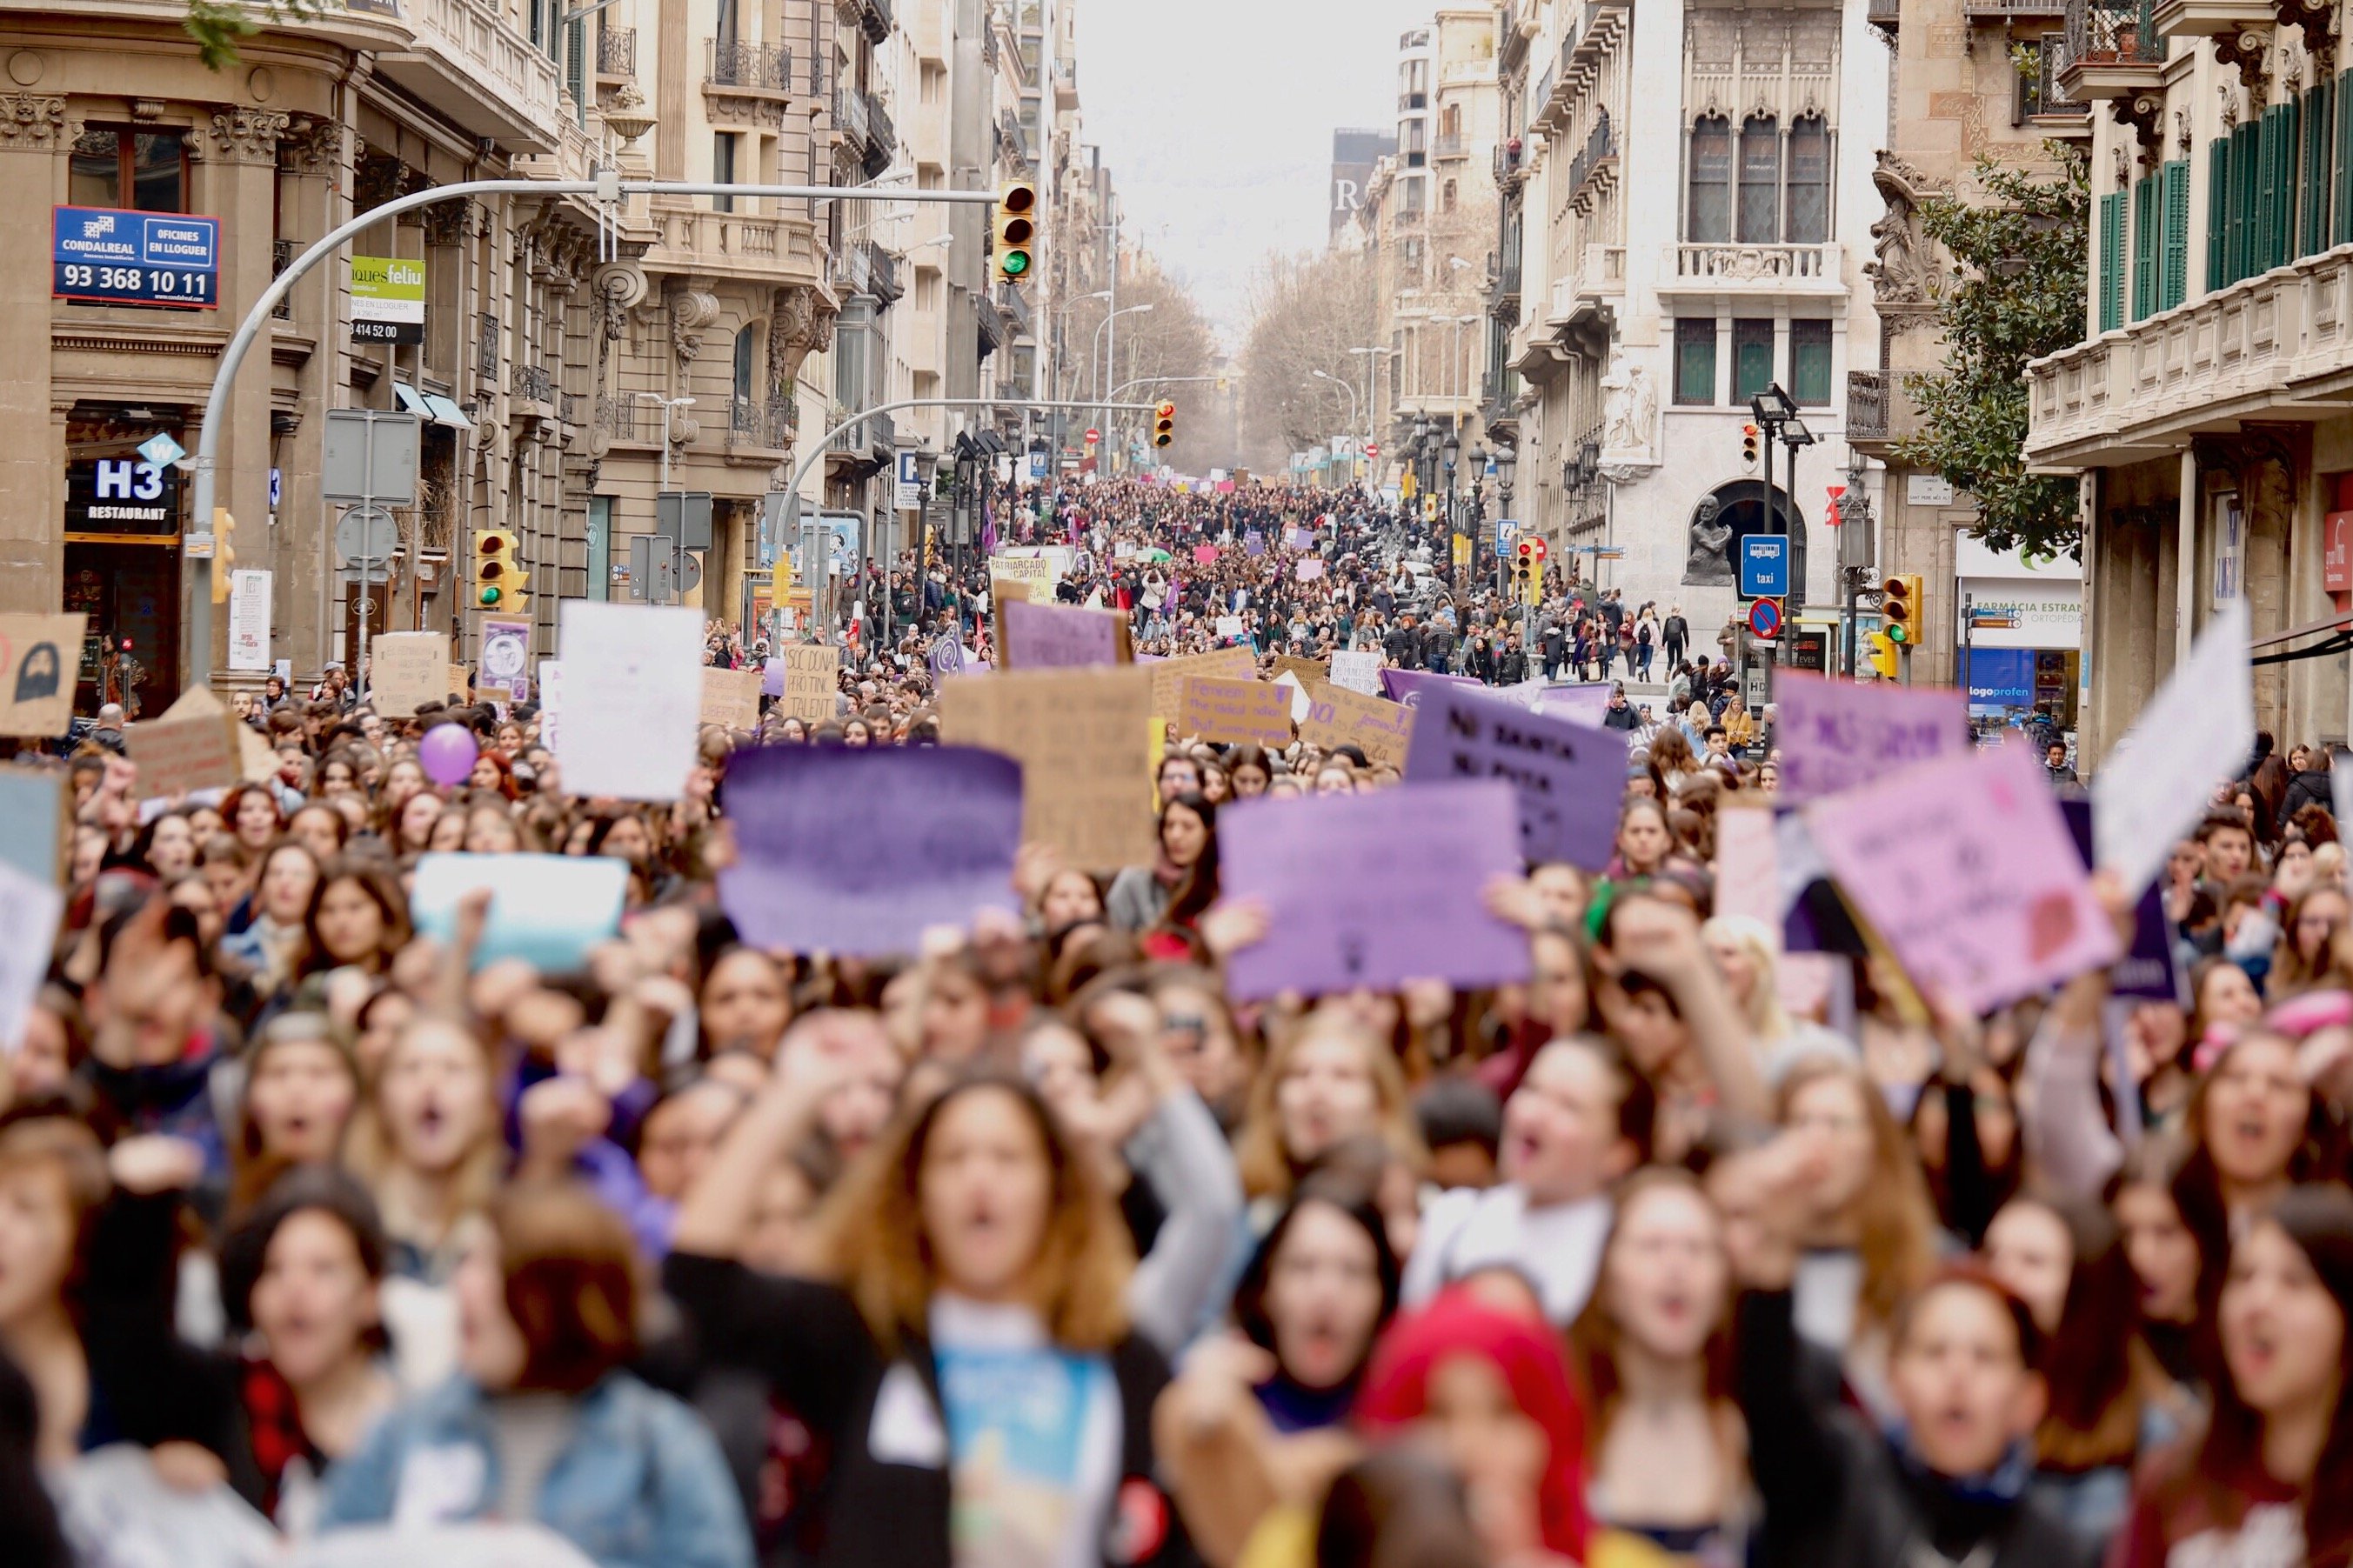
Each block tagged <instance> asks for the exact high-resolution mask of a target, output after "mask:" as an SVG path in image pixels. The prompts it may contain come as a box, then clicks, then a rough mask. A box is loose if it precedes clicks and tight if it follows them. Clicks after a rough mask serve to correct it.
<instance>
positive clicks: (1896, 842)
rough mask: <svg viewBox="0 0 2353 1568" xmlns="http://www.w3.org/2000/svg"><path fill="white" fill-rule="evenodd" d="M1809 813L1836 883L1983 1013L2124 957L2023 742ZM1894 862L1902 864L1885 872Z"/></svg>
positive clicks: (1920, 770)
mask: <svg viewBox="0 0 2353 1568" xmlns="http://www.w3.org/2000/svg"><path fill="white" fill-rule="evenodd" d="M1787 776H1788V775H1787V774H1786V773H1785V774H1784V775H1783V777H1784V779H1785V781H1786V779H1787ZM1805 816H1806V819H1807V822H1808V824H1809V825H1810V826H1811V827H1812V828H1813V829H1814V832H1813V839H1814V843H1815V845H1816V847H1818V848H1819V849H1820V852H1821V855H1822V857H1823V858H1824V859H1825V860H1827V861H1828V862H1829V864H1830V868H1831V872H1832V874H1833V875H1834V876H1836V877H1837V879H1838V882H1839V887H1840V889H1841V891H1842V892H1843V893H1844V894H1845V896H1846V898H1847V899H1848V900H1850V901H1852V903H1853V904H1854V906H1855V907H1856V908H1857V909H1858V910H1861V911H1862V915H1863V917H1864V918H1865V919H1867V920H1868V921H1871V923H1872V924H1873V926H1874V927H1875V928H1876V929H1877V930H1878V931H1879V933H1880V934H1881V935H1882V936H1883V937H1884V938H1885V939H1886V942H1887V944H1888V946H1889V947H1891V948H1893V949H1894V952H1895V956H1896V958H1897V960H1898V961H1899V962H1901V963H1903V965H1904V967H1905V970H1906V971H1907V972H1908V973H1910V975H1911V977H1912V979H1913V980H1914V981H1915V983H1916V984H1918V985H1919V986H1920V987H1921V988H1922V989H1923V990H1927V989H1931V988H1936V987H1941V988H1943V989H1945V990H1947V991H1948V992H1950V993H1951V994H1952V995H1953V996H1954V997H1955V998H1956V999H1957V1000H1958V1001H1959V1002H1960V1003H1961V1004H1962V1005H1965V1006H1967V1007H1968V1008H1969V1009H1970V1010H1971V1011H1973V1012H1977V1013H1986V1012H1990V1011H1991V1010H1992V1009H1994V1008H1996V1007H1999V1006H2000V1005H2002V1004H2004V1003H2006V1002H2011V1001H2015V1000H2016V999H2017V998H2019V997H2021V996H2024V995H2028V994H2031V993H2034V992H2038V991H2042V990H2044V989H2046V988H2047V987H2049V986H2052V985H2055V984H2060V983H2061V982H2063V981H2065V980H2068V979H2071V978H2073V976H2075V975H2077V974H2080V973H2083V972H2084V971H2085V970H2087V969H2092V968H2096V967H2098V966H2100V965H2104V964H2106V963H2112V962H2114V961H2115V959H2116V956H2117V952H2118V949H2117V944H2116V932H2115V931H2114V930H2113V929H2112V928H2111V927H2110V926H2109V924H2108V921H2107V917H2106V916H2105V914H2104V913H2103V912H2102V911H2101V910H2100V906H2099V904H2098V902H2097V900H2094V898H2093V897H2092V892H2091V885H2090V882H2089V880H2088V879H2086V877H2085V876H2084V866H2083V862H2082V861H2081V860H2080V859H2079V858H2077V856H2076V854H2075V847H2074V845H2073V843H2072V842H2071V841H2070V839H2069V837H2068V833H2067V825H2066V823H2065V821H2064V820H2063V819H2062V818H2061V816H2060V815H2059V803H2058V802H2057V800H2055V799H2054V798H2053V797H2052V794H2051V788H2050V785H2049V784H2048V783H2047V782H2046V780H2045V779H2044V777H2043V773H2042V764H2041V763H2039V762H2037V761H2036V760H2035V758H2034V757H2033V756H2032V755H2031V754H2030V753H2029V752H2027V751H2026V749H2025V748H2024V747H2021V746H2004V747H2001V748H2000V749H1999V750H1996V751H1991V752H1959V753H1957V754H1955V755H1952V756H1947V757H1943V758H1939V759H1937V760H1935V761H1932V762H1928V763H1922V764H1920V765H1919V766H1917V767H1914V768H1910V769H1907V770H1905V771H1904V772H1903V773H1901V774H1900V775H1893V776H1883V777H1881V778H1878V779H1876V780H1875V781H1874V782H1873V783H1870V784H1865V785H1863V786H1862V788H1860V789H1853V790H1848V791H1846V792H1845V793H1843V794H1841V795H1835V796H1832V797H1831V798H1828V799H1824V800H1818V801H1816V802H1815V803H1814V804H1813V805H1810V806H1808V807H1807V808H1806V812H1805ZM2096 822H2097V816H2096V815H2095V816H2094V823H2095V824H2096ZM1898 865H1900V866H1903V867H1905V868H1906V869H1905V875H1903V876H1900V877H1892V876H1889V875H1888V874H1887V868H1889V867H1890V866H1898Z"/></svg>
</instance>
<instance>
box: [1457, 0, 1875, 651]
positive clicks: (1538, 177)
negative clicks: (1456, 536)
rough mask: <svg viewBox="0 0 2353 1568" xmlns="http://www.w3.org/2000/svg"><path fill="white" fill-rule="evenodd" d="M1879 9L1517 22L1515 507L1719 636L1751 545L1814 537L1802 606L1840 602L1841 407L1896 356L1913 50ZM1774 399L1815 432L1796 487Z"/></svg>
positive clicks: (1507, 24)
mask: <svg viewBox="0 0 2353 1568" xmlns="http://www.w3.org/2000/svg"><path fill="white" fill-rule="evenodd" d="M1870 9H1871V6H1870V0H1824V3H1821V4H1811V5H1809V4H1799V5H1791V6H1788V7H1783V8H1778V9H1775V10H1772V11H1770V12H1767V11H1760V10H1755V9H1752V8H1747V7H1742V6H1736V5H1719V4H1714V3H1711V0H1683V3H1681V4H1669V5H1662V6H1656V7H1636V6H1634V5H1625V4H1617V3H1614V0H1594V3H1591V4H1585V3H1577V4H1568V3H1565V0H1514V4H1512V5H1509V6H1507V7H1505V8H1504V16H1503V19H1502V31H1501V49H1500V53H1501V57H1502V61H1503V65H1502V76H1503V86H1502V93H1501V97H1502V105H1503V109H1502V112H1503V115H1504V121H1503V126H1502V131H1501V136H1500V146H1499V148H1498V150H1497V153H1496V154H1495V158H1494V167H1495V171H1496V177H1497V180H1498V182H1499V184H1500V186H1501V189H1502V204H1501V213H1500V221H1499V225H1498V228H1497V240H1496V252H1497V254H1496V259H1495V267H1494V268H1493V285H1492V287H1491V289H1490V291H1489V294H1488V297H1487V301H1486V303H1487V307H1488V313H1489V315H1490V317H1491V325H1490V326H1489V327H1488V328H1487V331H1489V333H1490V334H1492V344H1493V347H1492V350H1491V353H1492V354H1493V359H1494V369H1493V372H1491V374H1490V377H1489V380H1488V384H1487V385H1486V387H1485V389H1484V391H1485V394H1486V419H1487V423H1488V426H1489V428H1490V430H1491V433H1492V434H1493V435H1494V436H1495V437H1496V438H1498V439H1508V440H1510V441H1513V442H1514V443H1515V444H1516V451H1517V457H1518V461H1517V464H1516V470H1517V472H1516V480H1517V483H1516V486H1515V489H1516V490H1517V496H1516V498H1515V501H1514V510H1515V511H1517V512H1518V513H1519V514H1520V517H1521V519H1522V520H1523V521H1525V525H1526V526H1527V527H1529V528H1531V529H1533V530H1535V531H1539V532H1541V533H1542V534H1543V536H1544V537H1545V538H1546V542H1547V544H1548V548H1549V550H1550V552H1551V556H1552V559H1554V560H1555V561H1556V562H1560V563H1564V564H1571V563H1573V564H1574V565H1575V568H1576V570H1577V572H1578V573H1579V574H1581V575H1583V576H1585V577H1586V578H1587V579H1588V580H1591V581H1598V582H1599V583H1600V584H1603V585H1605V586H1614V587H1618V588H1620V589H1621V590H1622V591H1623V592H1624V595H1625V596H1626V598H1627V599H1628V601H1629V602H1630V603H1633V604H1640V603H1641V602H1644V601H1654V602H1656V603H1657V604H1658V605H1659V606H1660V608H1661V610H1662V612H1663V611H1664V610H1665V609H1666V608H1667V607H1668V606H1670V605H1680V606H1681V607H1682V609H1683V613H1684V616H1685V617H1686V618H1687V619H1688V620H1690V621H1691V623H1692V624H1693V626H1694V627H1695V628H1702V629H1703V637H1702V641H1703V643H1704V642H1705V640H1706V637H1707V635H1708V633H1709V632H1712V628H1713V627H1715V626H1717V625H1720V624H1721V623H1722V622H1723V621H1724V620H1725V619H1726V618H1727V617H1728V616H1731V615H1732V614H1733V613H1734V612H1735V610H1736V607H1737V605H1738V602H1739V601H1738V598H1737V595H1736V589H1735V578H1734V574H1735V563H1736V561H1737V559H1738V553H1739V551H1740V548H1741V547H1740V543H1739V541H1740V540H1741V539H1742V538H1744V537H1746V535H1747V534H1750V533H1764V532H1776V531H1787V532H1788V533H1789V534H1790V536H1791V538H1792V540H1793V542H1794V543H1793V550H1792V553H1793V556H1794V558H1795V561H1794V564H1795V570H1796V579H1795V580H1796V583H1797V584H1799V585H1801V591H1800V592H1798V593H1796V594H1794V595H1793V598H1795V599H1797V600H1798V601H1799V603H1801V604H1803V605H1812V606H1827V605H1829V604H1831V601H1832V598H1833V595H1834V591H1835V584H1836V580H1837V578H1836V571H1835V567H1836V559H1835V558H1836V554H1837V551H1836V540H1835V536H1834V535H1833V534H1831V532H1830V531H1828V529H1827V528H1826V527H1825V524H1826V522H1827V521H1828V519H1827V517H1826V512H1827V511H1828V502H1829V500H1830V490H1831V487H1832V486H1835V485H1843V484H1844V483H1846V479H1847V469H1848V468H1849V466H1850V463H1851V461H1852V451H1851V449H1850V448H1849V447H1848V445H1847V442H1846V428H1845V419H1844V416H1843V410H1842V408H1841V402H1842V401H1843V399H1842V393H1843V389H1844V385H1845V374H1846V372H1847V371H1848V369H1849V368H1850V367H1852V366H1854V365H1857V364H1864V363H1875V362H1876V358H1877V353H1876V345H1877V336H1878V328H1877V322H1876V317H1875V315H1874V313H1873V309H1872V301H1871V289H1870V286H1869V280H1868V276H1867V274H1866V270H1865V268H1866V266H1867V265H1868V263H1869V262H1870V260H1871V252H1870V250H1869V248H1868V247H1867V244H1866V243H1865V242H1866V240H1867V237H1868V236H1869V234H1870V231H1871V226H1872V225H1873V223H1875V222H1876V221H1877V220H1878V218H1879V216H1880V214H1881V211H1882V205H1881V203H1880V201H1879V199H1878V196H1877V194H1876V192H1875V190H1874V188H1873V170H1874V166H1875V154H1876V153H1877V151H1878V150H1879V149H1880V148H1881V147H1882V146H1883V145H1884V142H1885V137H1886V132H1887V115H1888V87H1889V63H1890V62H1889V58H1888V50H1887V47H1886V46H1885V45H1884V43H1883V42H1882V41H1881V39H1880V37H1878V36H1877V35H1876V34H1874V32H1873V29H1872V27H1871V25H1870ZM1638 193H1639V195H1638ZM1774 384H1778V385H1780V386H1781V387H1782V388H1783V389H1785V390H1786V391H1787V392H1788V393H1789V395H1791V397H1792V398H1793V399H1794V400H1795V402H1796V403H1797V404H1798V405H1799V412H1800V416H1801V417H1802V419H1803V421H1804V423H1805V425H1806V426H1807V428H1808V430H1809V432H1810V435H1811V436H1812V437H1813V443H1812V445H1810V446H1807V447H1801V448H1799V452H1798V456H1797V463H1796V480H1795V484H1794V486H1792V485H1791V484H1790V482H1789V481H1788V479H1787V478H1785V477H1784V476H1785V475H1786V474H1787V472H1788V470H1787V468H1784V467H1783V466H1782V465H1783V464H1784V463H1786V462H1787V460H1788V459H1787V458H1786V457H1785V456H1783V455H1782V454H1780V453H1778V452H1777V454H1776V457H1775V463H1776V468H1775V476H1774V483H1773V486H1772V489H1771V491H1770V494H1769V496H1768V492H1767V483H1766V479H1765V476H1764V474H1763V473H1762V471H1761V466H1760V465H1751V464H1748V463H1745V462H1744V460H1743V456H1742V437H1741V426H1743V425H1744V424H1746V423H1747V422H1749V419H1750V414H1749V407H1750V400H1751V398H1752V397H1754V396H1756V395H1758V394H1761V393H1763V392H1764V391H1765V390H1766V389H1767V387H1769V386H1771V385H1774ZM1795 607H1796V606H1795V605H1793V609H1794V608H1795ZM1809 613H1816V612H1809Z"/></svg>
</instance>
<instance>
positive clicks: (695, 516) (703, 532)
mask: <svg viewBox="0 0 2353 1568" xmlns="http://www.w3.org/2000/svg"><path fill="white" fill-rule="evenodd" d="M654 531H655V532H656V533H658V534H659V535H661V537H663V538H664V539H674V540H676V541H678V547H679V548H680V549H681V550H708V549H710V548H711V492H710V491H709V490H657V491H656V492H655V493H654Z"/></svg>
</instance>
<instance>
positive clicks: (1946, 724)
mask: <svg viewBox="0 0 2353 1568" xmlns="http://www.w3.org/2000/svg"><path fill="white" fill-rule="evenodd" d="M1773 707H1774V731H1773V740H1774V743H1775V745H1777V746H1778V748H1779V749H1780V752H1781V786H1780V794H1781V800H1782V802H1783V803H1784V804H1785V805H1804V804H1805V803H1806V802H1807V801H1810V800H1820V799H1822V798H1824V797H1825V796H1828V795H1836V794H1838V793H1839V792H1840V791H1841V790H1849V789H1853V788H1855V787H1857V786H1858V785H1861V784H1869V783H1870V782H1871V781H1872V780H1873V779H1875V778H1878V777H1880V776H1881V775H1882V774H1884V773H1894V772H1895V771H1896V770H1898V769H1900V768H1908V767H1910V766H1911V765H1912V764H1913V763H1923V762H1926V761H1928V760H1929V759H1931V758H1933V757H1943V756H1950V755H1952V754H1954V753H1956V752H1967V751H1968V749H1969V730H1968V709H1967V705H1966V703H1965V702H1964V700H1963V699H1962V697H1961V694H1960V693H1959V692H1958V691H1956V690H1954V689H1951V688H1949V687H1906V686H1889V685H1876V686H1858V685H1856V684H1854V683H1853V682H1852V681H1847V680H1831V679H1828V678H1827V677H1824V676H1820V675H1810V674H1807V673H1806V672H1804V671H1802V670H1795V669H1779V670H1775V671H1774V672H1773Z"/></svg>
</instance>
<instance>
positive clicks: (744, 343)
mask: <svg viewBox="0 0 2353 1568" xmlns="http://www.w3.org/2000/svg"><path fill="white" fill-rule="evenodd" d="M759 349H760V345H759V343H758V342H756V341H755V334H754V331H753V330H752V329H751V328H750V327H745V328H744V330H743V331H739V332H737V333H736V334H735V364H734V371H735V401H736V402H738V403H749V402H751V401H752V387H753V384H754V380H755V372H754V366H753V363H752V361H753V359H754V356H755V355H756V354H757V353H759Z"/></svg>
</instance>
